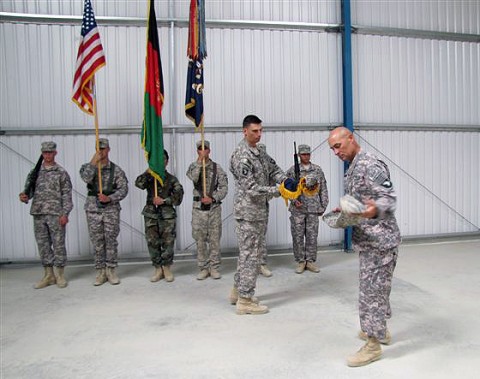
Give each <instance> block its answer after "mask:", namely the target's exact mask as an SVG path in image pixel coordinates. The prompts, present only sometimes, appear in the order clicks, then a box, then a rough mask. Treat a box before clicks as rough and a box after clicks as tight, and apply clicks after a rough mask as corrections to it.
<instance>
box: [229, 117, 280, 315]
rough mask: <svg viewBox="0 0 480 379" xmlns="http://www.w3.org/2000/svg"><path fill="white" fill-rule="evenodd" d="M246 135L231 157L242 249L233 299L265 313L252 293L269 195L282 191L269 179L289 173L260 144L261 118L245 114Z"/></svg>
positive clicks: (246, 309) (242, 307)
mask: <svg viewBox="0 0 480 379" xmlns="http://www.w3.org/2000/svg"><path fill="white" fill-rule="evenodd" d="M243 135H244V139H243V140H242V141H241V142H240V143H239V144H238V146H237V148H236V149H235V150H234V152H233V153H232V156H231V158H230V171H231V173H232V174H233V177H234V179H235V198H234V217H235V220H236V223H237V225H236V228H235V233H236V235H237V239H238V247H239V250H240V252H239V257H238V265H237V272H236V273H235V278H234V287H233V289H232V292H231V294H230V301H231V303H232V304H235V303H236V307H237V314H246V313H248V314H262V313H266V312H268V308H267V306H265V305H260V304H259V303H258V300H257V299H256V298H254V297H253V295H254V293H255V287H256V281H257V276H258V273H259V269H260V267H259V266H260V254H261V247H260V244H261V240H262V238H264V235H265V228H266V226H267V224H266V220H267V215H268V212H267V209H268V208H267V202H268V199H269V198H270V197H271V196H272V195H273V196H279V195H280V193H279V192H278V188H277V187H276V186H274V185H273V186H272V185H270V180H272V179H273V180H274V181H275V182H276V183H280V182H281V181H283V180H284V179H286V176H285V174H284V173H283V171H282V170H281V169H280V167H278V165H277V164H276V163H275V161H274V160H273V158H271V157H270V156H269V155H268V154H267V153H266V152H265V151H264V150H262V149H258V148H257V143H258V142H260V139H261V137H262V120H260V119H259V118H258V117H257V116H254V115H249V116H246V117H245V118H244V120H243Z"/></svg>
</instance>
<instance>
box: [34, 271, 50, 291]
mask: <svg viewBox="0 0 480 379" xmlns="http://www.w3.org/2000/svg"><path fill="white" fill-rule="evenodd" d="M44 271H45V272H44V274H43V278H42V279H40V281H38V282H37V283H35V285H34V286H33V287H34V288H35V289H37V290H38V289H40V288H45V287H48V286H51V285H53V284H55V283H56V280H55V275H54V274H53V267H44Z"/></svg>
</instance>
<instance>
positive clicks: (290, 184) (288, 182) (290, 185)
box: [283, 178, 298, 192]
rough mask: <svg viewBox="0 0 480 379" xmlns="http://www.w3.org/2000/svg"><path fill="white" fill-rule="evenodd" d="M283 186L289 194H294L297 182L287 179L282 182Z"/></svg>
mask: <svg viewBox="0 0 480 379" xmlns="http://www.w3.org/2000/svg"><path fill="white" fill-rule="evenodd" d="M283 186H284V187H285V188H286V189H287V190H289V191H290V192H295V191H296V190H297V186H298V181H296V180H295V179H293V178H288V179H285V180H284V181H283Z"/></svg>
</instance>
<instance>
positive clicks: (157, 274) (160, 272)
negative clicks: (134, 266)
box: [150, 266, 163, 283]
mask: <svg viewBox="0 0 480 379" xmlns="http://www.w3.org/2000/svg"><path fill="white" fill-rule="evenodd" d="M162 279H163V270H162V266H155V271H154V273H153V276H152V277H151V278H150V281H151V282H152V283H155V282H158V281H159V280H162Z"/></svg>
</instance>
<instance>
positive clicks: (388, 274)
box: [358, 248, 398, 339]
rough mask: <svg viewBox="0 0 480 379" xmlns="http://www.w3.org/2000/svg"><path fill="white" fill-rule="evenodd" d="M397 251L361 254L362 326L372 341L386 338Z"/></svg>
mask: <svg viewBox="0 0 480 379" xmlns="http://www.w3.org/2000/svg"><path fill="white" fill-rule="evenodd" d="M397 256H398V248H394V249H391V250H388V251H364V250H363V251H360V253H359V260H360V291H359V299H358V303H359V313H360V326H361V328H362V330H363V331H364V332H365V333H367V335H368V336H370V337H376V338H378V339H383V338H385V333H386V330H387V319H389V318H390V317H391V316H392V310H391V308H390V292H391V289H392V278H393V271H394V270H395V266H396V264H397Z"/></svg>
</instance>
